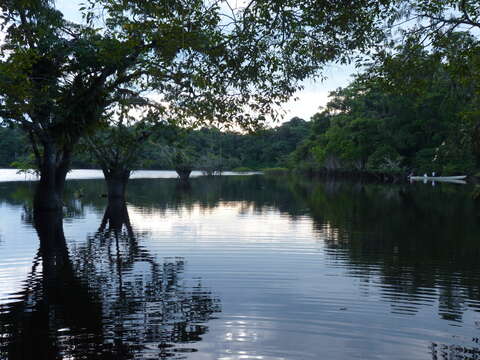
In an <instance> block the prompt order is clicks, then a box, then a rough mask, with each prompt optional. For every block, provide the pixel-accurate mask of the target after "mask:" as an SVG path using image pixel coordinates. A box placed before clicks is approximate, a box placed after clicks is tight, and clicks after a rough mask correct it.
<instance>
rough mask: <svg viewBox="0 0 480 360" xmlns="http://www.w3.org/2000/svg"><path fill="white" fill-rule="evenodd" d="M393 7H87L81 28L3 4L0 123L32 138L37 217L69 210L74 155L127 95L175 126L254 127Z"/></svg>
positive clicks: (90, 3)
mask: <svg viewBox="0 0 480 360" xmlns="http://www.w3.org/2000/svg"><path fill="white" fill-rule="evenodd" d="M389 3H390V2H389V1H386V2H381V3H379V2H372V1H367V0H365V1H363V0H362V1H356V2H355V3H353V4H352V3H351V2H346V1H340V2H333V3H332V2H323V1H321V2H313V1H300V2H295V3H292V2H288V1H286V2H284V1H282V2H279V3H278V2H274V3H271V2H268V1H260V0H258V1H252V2H251V3H249V4H248V5H246V6H243V7H241V6H239V7H237V8H228V7H225V6H224V4H223V3H222V2H221V1H218V2H217V1H213V2H203V1H187V2H182V1H178V2H148V3H147V2H145V1H140V0H134V1H120V0H115V1H111V0H87V1H85V3H84V5H83V6H82V8H81V11H82V15H83V20H84V21H83V22H82V23H73V22H71V21H67V20H66V19H65V18H64V17H63V15H62V13H61V12H60V11H58V9H57V8H56V7H55V5H54V3H53V2H52V1H48V0H26V1H20V2H19V1H2V2H1V3H0V10H1V11H0V25H1V27H2V30H3V32H4V33H5V40H4V42H3V43H2V45H1V48H0V52H1V53H0V55H1V61H0V73H1V74H2V76H1V77H0V118H1V119H2V122H5V123H8V124H14V125H17V126H19V127H20V128H21V129H23V130H24V131H25V133H26V134H27V135H28V138H29V142H30V145H31V148H32V151H33V153H34V154H35V159H36V166H37V167H38V170H39V172H40V181H39V184H38V191H37V194H36V201H35V203H36V206H37V207H38V208H41V209H57V210H58V209H60V208H61V206H62V196H63V189H64V183H65V177H66V174H67V172H68V170H69V169H70V164H71V158H72V153H73V152H74V151H75V146H76V144H77V143H78V142H79V140H80V139H81V138H82V137H83V136H85V135H87V134H90V133H92V132H95V131H96V129H97V127H98V125H99V124H100V123H101V122H102V121H103V119H104V115H105V113H106V112H107V111H108V110H109V109H111V108H112V107H114V106H116V105H117V104H118V102H119V101H121V99H123V98H124V96H125V94H130V95H131V96H134V97H136V98H140V97H143V99H144V100H145V101H147V102H148V101H150V100H151V99H152V97H153V96H154V97H156V98H157V99H158V103H160V104H162V105H163V107H162V109H161V110H162V112H163V113H164V115H165V117H166V118H171V119H182V120H192V119H193V121H194V122H199V123H205V124H209V123H214V122H217V123H221V124H231V125H236V126H239V127H243V128H245V129H253V128H256V127H257V125H258V124H260V123H263V122H265V121H266V119H267V115H268V114H272V115H275V113H276V111H275V110H276V109H278V106H279V104H281V103H282V102H284V101H286V100H288V99H289V98H290V96H291V95H293V94H294V93H295V91H296V90H298V89H300V88H301V87H302V85H301V81H302V80H304V79H306V78H308V77H310V76H315V75H319V74H320V70H321V69H322V67H323V66H324V65H325V64H326V63H328V62H330V61H332V60H338V61H340V62H344V63H345V62H347V61H349V59H350V57H351V55H352V52H353V51H354V50H356V49H367V48H368V47H369V46H370V45H372V44H375V42H376V41H377V40H378V38H379V36H380V34H381V32H380V31H379V27H378V25H379V18H380V17H383V16H384V14H385V13H386V10H388V9H389V6H390V4H389Z"/></svg>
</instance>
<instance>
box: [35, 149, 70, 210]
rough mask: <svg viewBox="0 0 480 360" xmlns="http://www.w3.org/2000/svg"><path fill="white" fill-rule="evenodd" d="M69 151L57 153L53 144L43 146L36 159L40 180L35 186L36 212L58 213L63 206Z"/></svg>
mask: <svg viewBox="0 0 480 360" xmlns="http://www.w3.org/2000/svg"><path fill="white" fill-rule="evenodd" d="M70 156H71V151H70V149H67V148H63V149H61V150H60V151H57V148H56V146H55V144H53V143H45V144H43V154H41V158H40V159H38V160H39V161H38V162H39V163H40V165H39V170H40V180H39V182H38V184H37V188H36V191H35V198H34V207H35V209H36V210H37V211H39V210H40V211H52V210H55V211H58V210H61V209H62V206H63V201H62V198H63V190H64V188H65V179H66V177H67V173H68V170H69V169H70Z"/></svg>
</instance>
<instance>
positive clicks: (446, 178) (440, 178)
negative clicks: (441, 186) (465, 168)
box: [409, 175, 467, 181]
mask: <svg viewBox="0 0 480 360" xmlns="http://www.w3.org/2000/svg"><path fill="white" fill-rule="evenodd" d="M466 178H467V175H458V176H410V177H409V179H410V180H430V181H449V180H465V179H466Z"/></svg>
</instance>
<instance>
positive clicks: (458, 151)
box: [289, 33, 480, 175]
mask: <svg viewBox="0 0 480 360" xmlns="http://www.w3.org/2000/svg"><path fill="white" fill-rule="evenodd" d="M479 65H480V46H479V42H478V40H476V39H475V38H474V37H473V36H471V35H469V34H467V33H452V34H445V36H444V37H442V38H441V39H439V40H438V41H435V42H434V43H433V44H431V46H430V47H429V48H427V47H425V46H424V44H422V40H420V39H418V38H415V37H412V38H410V39H409V41H407V42H406V43H405V44H403V45H402V46H399V47H398V48H397V49H396V51H395V52H394V53H386V52H382V53H380V54H378V55H377V57H376V58H375V59H374V61H373V62H372V63H371V64H369V65H368V66H367V67H366V68H365V71H363V72H362V73H361V74H359V75H357V76H356V77H355V78H354V80H353V81H352V82H351V84H350V85H348V86H347V87H345V88H341V89H338V90H336V91H334V92H333V93H331V97H330V101H329V103H328V104H327V106H326V107H325V109H324V110H323V111H322V112H320V113H318V114H316V115H315V116H313V118H312V126H311V133H310V134H309V136H308V137H307V138H306V139H305V140H304V141H303V142H302V143H301V144H300V146H299V147H298V148H297V149H296V150H295V151H294V152H293V153H292V155H291V156H290V159H289V164H290V167H292V168H294V169H296V170H301V171H307V172H342V171H345V172H371V173H378V172H380V173H391V174H404V173H411V172H414V173H416V174H423V173H425V172H436V173H437V174H444V175H449V174H460V173H462V174H463V173H466V174H473V173H475V172H476V171H477V169H478V165H479V161H478V160H479V153H480V152H479V147H478V144H479V128H480V126H479V124H480V122H479V120H480V106H479V99H480V98H479V94H480V92H479V79H480V66H479Z"/></svg>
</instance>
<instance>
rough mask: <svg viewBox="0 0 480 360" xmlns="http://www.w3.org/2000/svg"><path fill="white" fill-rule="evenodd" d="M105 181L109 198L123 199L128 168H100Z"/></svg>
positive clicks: (128, 172)
mask: <svg viewBox="0 0 480 360" xmlns="http://www.w3.org/2000/svg"><path fill="white" fill-rule="evenodd" d="M102 171H103V175H104V176H105V181H106V182H107V193H108V199H109V200H116V199H125V192H126V190H127V183H128V179H129V178H130V172H131V171H130V170H125V169H102Z"/></svg>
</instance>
